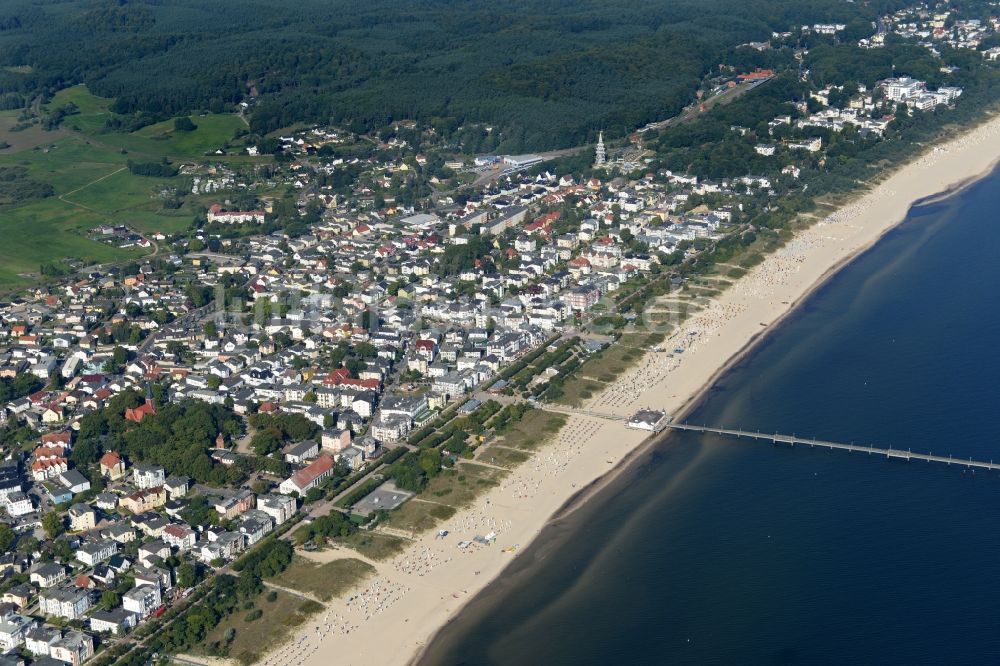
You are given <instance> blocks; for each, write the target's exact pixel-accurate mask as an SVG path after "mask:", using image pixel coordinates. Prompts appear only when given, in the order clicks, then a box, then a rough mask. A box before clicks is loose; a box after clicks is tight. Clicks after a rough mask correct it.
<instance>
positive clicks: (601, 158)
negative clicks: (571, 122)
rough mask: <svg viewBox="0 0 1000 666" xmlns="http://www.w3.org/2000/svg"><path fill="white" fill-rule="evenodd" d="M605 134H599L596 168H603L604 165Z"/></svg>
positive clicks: (595, 160)
mask: <svg viewBox="0 0 1000 666" xmlns="http://www.w3.org/2000/svg"><path fill="white" fill-rule="evenodd" d="M604 161H605V155H604V132H599V133H598V134H597V156H596V158H595V159H594V166H601V165H602V164H604Z"/></svg>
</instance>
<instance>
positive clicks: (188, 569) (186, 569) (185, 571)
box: [177, 562, 198, 587]
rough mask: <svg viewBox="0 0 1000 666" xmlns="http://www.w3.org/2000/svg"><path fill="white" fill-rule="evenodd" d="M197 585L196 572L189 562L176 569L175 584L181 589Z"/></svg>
mask: <svg viewBox="0 0 1000 666" xmlns="http://www.w3.org/2000/svg"><path fill="white" fill-rule="evenodd" d="M197 583H198V570H197V569H196V568H195V566H194V565H193V564H191V563H190V562H185V563H184V564H182V565H180V566H179V567H177V584H178V585H180V586H181V587H194V586H195V585H196V584H197Z"/></svg>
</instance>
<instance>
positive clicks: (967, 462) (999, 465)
mask: <svg viewBox="0 0 1000 666" xmlns="http://www.w3.org/2000/svg"><path fill="white" fill-rule="evenodd" d="M545 409H548V410H551V411H555V412H562V413H566V414H581V415H583V416H592V417H594V418H599V419H607V420H609V421H619V422H626V421H627V419H626V417H624V416H619V415H617V414H605V413H602V412H595V411H590V410H583V409H563V408H554V409H553V408H552V407H549V406H546V407H545ZM666 429H671V430H686V431H688V432H704V433H710V434H713V435H723V436H726V437H735V438H737V439H744V438H745V439H754V440H758V441H763V442H770V443H772V444H786V445H788V446H809V447H814V448H815V447H818V448H823V449H830V450H834V451H848V452H857V453H867V454H868V455H871V456H880V457H882V458H886V459H888V460H904V461H910V460H922V461H924V462H934V463H944V464H946V465H960V466H962V467H967V468H974V469H985V470H1000V462H993V461H992V460H990V461H988V462H987V461H985V460H975V459H973V458H956V457H955V456H952V455H938V454H935V453H919V452H916V451H910V450H909V449H895V448H883V447H878V446H872V445H865V444H854V443H853V442H852V443H850V444H847V443H844V442H831V441H827V440H823V439H811V438H808V437H799V436H797V435H783V434H780V433H765V432H759V431H751V430H738V429H733V428H716V427H713V426H708V425H693V424H690V423H670V422H669V421H666V420H665V421H664V422H661V423H659V424H657V428H656V430H655V432H661V431H663V430H666Z"/></svg>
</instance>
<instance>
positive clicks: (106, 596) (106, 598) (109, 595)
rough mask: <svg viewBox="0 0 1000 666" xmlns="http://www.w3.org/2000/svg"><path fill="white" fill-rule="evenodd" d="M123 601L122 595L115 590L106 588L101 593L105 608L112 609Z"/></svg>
mask: <svg viewBox="0 0 1000 666" xmlns="http://www.w3.org/2000/svg"><path fill="white" fill-rule="evenodd" d="M121 602H122V598H121V596H119V594H118V593H117V592H115V591H114V590H105V591H104V592H103V593H102V594H101V607H102V608H103V609H104V610H111V609H112V608H117V607H118V605H119V604H120V603H121Z"/></svg>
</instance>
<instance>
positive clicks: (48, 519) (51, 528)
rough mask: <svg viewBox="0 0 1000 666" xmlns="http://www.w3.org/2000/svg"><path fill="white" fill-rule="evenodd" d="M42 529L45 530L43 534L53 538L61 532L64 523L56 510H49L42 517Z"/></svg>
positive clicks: (64, 525) (64, 526) (64, 527)
mask: <svg viewBox="0 0 1000 666" xmlns="http://www.w3.org/2000/svg"><path fill="white" fill-rule="evenodd" d="M42 529H44V530H45V536H47V537H48V538H50V539H54V538H56V537H57V536H59V535H60V534H62V532H63V530H64V529H66V524H65V522H64V521H63V517H62V516H61V515H59V512H58V511H50V512H49V513H47V514H45V516H44V517H42Z"/></svg>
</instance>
